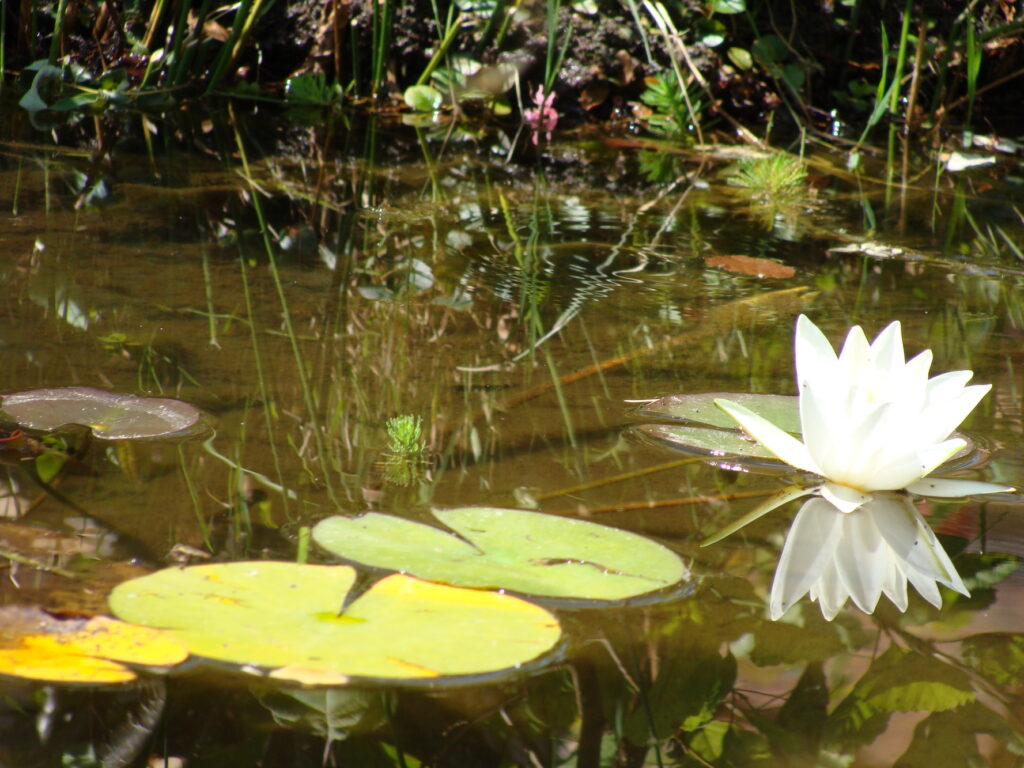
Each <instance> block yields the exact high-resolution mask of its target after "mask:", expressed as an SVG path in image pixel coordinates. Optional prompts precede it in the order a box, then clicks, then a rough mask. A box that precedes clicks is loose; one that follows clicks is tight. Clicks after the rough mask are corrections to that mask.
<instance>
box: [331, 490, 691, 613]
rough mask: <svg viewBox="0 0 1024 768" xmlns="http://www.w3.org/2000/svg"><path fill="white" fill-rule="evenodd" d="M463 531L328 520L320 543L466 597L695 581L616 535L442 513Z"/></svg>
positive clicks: (543, 519) (600, 592)
mask: <svg viewBox="0 0 1024 768" xmlns="http://www.w3.org/2000/svg"><path fill="white" fill-rule="evenodd" d="M434 516H435V517H437V518H438V520H440V521H441V523H442V524H443V525H445V526H447V527H448V528H449V529H451V530H452V531H454V532H455V533H456V534H457V535H452V534H450V533H448V532H446V531H444V530H442V529H440V528H435V527H433V526H429V525H424V524H422V523H417V522H414V521H412V520H407V519H405V518H401V517H394V516H392V515H382V514H378V513H376V512H371V513H369V514H366V515H362V516H360V517H342V516H336V517H329V518H327V519H326V520H321V521H320V523H318V524H317V526H316V527H315V528H314V529H313V538H314V540H315V541H316V542H317V543H318V544H319V545H320V546H322V547H324V548H325V549H328V550H330V551H331V552H333V553H334V554H336V555H338V556H339V557H342V558H344V559H346V560H351V561H354V562H357V563H362V564H365V565H368V566H372V567H374V568H384V569H387V570H394V571H402V572H404V573H411V574H413V575H415V576H418V577H419V578H422V579H430V580H431V581H440V582H444V583H446V584H457V585H459V586H465V587H488V588H494V589H508V590H512V591H514V592H520V593H524V594H528V595H540V596H544V597H554V598H568V599H580V600H605V601H607V600H626V599H629V598H632V597H636V596H638V595H643V594H646V593H649V592H654V591H656V590H659V589H664V588H665V587H669V586H672V585H673V584H677V583H678V582H680V581H682V580H683V579H686V578H688V576H689V574H688V572H687V570H686V566H685V565H683V562H682V560H680V558H679V556H678V555H676V554H675V553H674V552H672V551H671V550H669V549H668V548H666V547H664V546H662V545H661V544H658V543H656V542H654V541H651V540H650V539H646V538H644V537H643V536H639V535H637V534H635V533H629V532H627V531H622V530H619V529H617V528H609V527H607V526H604V525H598V524H596V523H590V522H586V521H584V520H573V519H569V518H565V517H558V516H556V515H545V514H541V513H538V512H527V511H524V510H521V509H497V508H493V507H463V508H459V509H448V510H435V511H434Z"/></svg>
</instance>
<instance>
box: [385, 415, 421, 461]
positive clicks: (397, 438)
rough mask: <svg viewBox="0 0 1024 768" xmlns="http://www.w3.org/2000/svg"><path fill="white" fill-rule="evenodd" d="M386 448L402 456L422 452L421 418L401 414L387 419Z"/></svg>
mask: <svg viewBox="0 0 1024 768" xmlns="http://www.w3.org/2000/svg"><path fill="white" fill-rule="evenodd" d="M385 429H386V430H387V433H388V450H389V451H391V452H392V453H397V454H401V455H404V456H408V455H412V454H419V453H423V450H424V445H423V419H422V418H420V417H419V416H413V415H412V414H403V415H402V416H395V417H393V418H390V419H388V421H387V424H386V425H385Z"/></svg>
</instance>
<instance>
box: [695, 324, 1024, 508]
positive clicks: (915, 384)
mask: <svg viewBox="0 0 1024 768" xmlns="http://www.w3.org/2000/svg"><path fill="white" fill-rule="evenodd" d="M795 347H796V371H797V385H798V388H799V396H800V423H801V426H802V429H803V442H801V441H800V440H798V439H797V438H795V437H793V436H792V435H790V434H789V433H787V432H784V431H783V430H781V429H779V428H778V427H777V426H775V425H774V424H772V423H771V422H770V421H768V420H767V419H765V418H763V417H761V416H759V415H757V414H756V413H754V412H753V411H751V410H750V409H748V408H746V407H744V406H742V405H740V404H738V403H733V402H730V401H728V400H716V401H715V403H716V404H717V405H718V406H719V407H720V408H722V409H723V410H724V411H725V412H726V413H728V414H729V415H730V416H732V417H733V418H734V419H736V421H737V422H739V424H740V426H741V427H743V429H744V430H745V431H746V432H747V433H748V434H749V435H750V436H751V437H753V438H754V439H755V440H757V441H758V442H759V443H761V444H762V445H763V446H764V447H765V448H767V449H768V450H769V451H771V452H772V453H773V454H775V456H777V457H778V458H779V459H781V460H782V461H784V462H786V463H787V464H789V465H791V466H793V467H796V468H797V469H802V470H804V471H806V472H811V473H813V474H815V475H819V476H820V477H822V478H823V480H824V482H823V483H822V484H821V485H819V486H817V487H814V488H808V489H802V490H800V491H798V492H796V493H795V494H794V493H789V494H788V495H786V494H784V495H783V496H782V497H780V499H781V500H776V501H777V503H775V502H772V503H771V504H770V505H766V506H764V507H762V508H759V509H758V510H757V514H756V515H755V516H757V517H759V516H760V515H762V514H765V513H766V512H768V511H770V510H771V509H774V508H775V507H776V506H779V505H780V504H781V503H784V502H785V501H788V500H790V499H792V498H796V497H797V496H800V495H805V494H807V493H818V494H820V495H821V496H822V497H823V498H824V499H826V500H827V501H829V502H830V503H831V504H832V505H834V506H835V507H836V508H837V509H839V510H840V511H842V512H853V511H854V510H856V509H857V508H859V507H860V506H862V505H863V504H866V503H867V502H869V501H871V499H872V498H873V494H874V493H875V492H877V491H897V490H907V491H910V492H911V493H919V494H921V495H925V496H938V497H963V496H968V495H973V494H979V493H997V492H1001V491H1010V490H1013V489H1012V488H1009V487H1007V486H1004V485H995V484H993V483H983V482H978V481H974V480H957V479H948V478H929V477H927V475H928V474H929V473H930V472H932V471H933V470H934V469H935V468H936V467H938V466H939V465H940V464H942V463H943V462H944V461H946V460H947V459H949V458H950V457H951V456H953V454H955V453H956V452H957V451H959V450H960V449H961V448H963V447H964V446H965V445H966V443H965V441H964V440H961V439H960V438H950V435H951V434H952V432H953V430H954V429H956V427H957V426H959V424H960V422H961V421H963V420H964V419H965V418H966V417H967V415H968V414H969V413H970V412H971V411H972V410H973V409H974V406H976V405H977V404H978V402H979V401H980V400H981V398H982V397H984V396H985V394H986V393H988V391H989V389H991V385H989V384H982V385H971V386H968V385H967V382H968V381H970V378H971V376H972V373H971V371H952V372H950V373H944V374H942V375H940V376H935V377H934V378H931V379H929V378H928V369H929V367H930V366H931V362H932V353H931V351H930V350H925V351H924V352H922V353H921V354H919V355H918V356H917V357H915V358H914V359H912V360H910V361H909V362H908V361H906V360H905V358H904V354H903V339H902V337H901V334H900V324H899V323H898V322H894V323H891V324H890V325H889V326H888V327H887V328H886V329H885V330H884V331H882V332H881V333H880V334H879V335H878V337H877V338H876V339H875V340H874V342H872V343H871V344H869V343H868V340H867V338H866V337H865V336H864V332H863V331H862V330H861V329H860V327H859V326H854V327H853V328H851V329H850V332H849V334H848V335H847V337H846V343H845V344H844V345H843V349H842V352H840V354H839V355H838V356H836V353H835V352H834V351H833V349H832V345H831V344H829V342H828V339H826V338H825V336H824V334H823V333H822V332H821V331H820V330H818V328H817V326H815V325H814V323H812V322H811V321H810V320H809V319H808V318H807V317H805V316H803V315H801V316H800V318H799V319H798V320H797V324H796V344H795ZM749 519H751V517H750V516H748V522H749Z"/></svg>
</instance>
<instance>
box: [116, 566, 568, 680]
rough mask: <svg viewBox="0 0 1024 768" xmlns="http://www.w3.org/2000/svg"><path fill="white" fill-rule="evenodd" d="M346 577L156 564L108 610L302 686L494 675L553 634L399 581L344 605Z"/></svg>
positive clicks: (467, 599) (515, 605)
mask: <svg viewBox="0 0 1024 768" xmlns="http://www.w3.org/2000/svg"><path fill="white" fill-rule="evenodd" d="M355 578H356V571H355V569H354V568H351V567H349V566H328V565H302V564H298V563H283V562H262V561H261V562H239V563H226V564H215V565H199V566H193V567H188V568H168V569H165V570H162V571H157V572H156V573H153V574H150V575H148V576H144V577H142V578H140V579H134V580H132V581H128V582H125V583H124V584H121V585H119V586H118V587H117V588H115V589H114V591H113V592H112V593H111V595H110V606H111V609H112V610H113V611H114V613H115V614H116V615H117V616H119V617H121V618H123V619H126V620H130V621H133V622H136V623H139V624H144V625H147V626H154V627H161V628H165V629H168V630H170V631H172V632H173V633H174V635H175V636H177V637H178V638H180V639H181V640H182V641H184V642H185V644H186V645H187V646H188V647H189V650H191V652H192V653H193V654H194V655H196V656H202V657H206V658H208V659H213V660H217V661H221V662H227V663H229V664H238V665H249V666H255V667H261V668H266V669H269V670H272V671H271V672H270V675H271V676H272V677H275V678H277V679H283V680H293V681H297V682H301V683H303V684H307V685H341V684H343V683H345V682H348V681H349V680H350V679H352V678H358V679H372V680H386V681H390V682H395V681H403V682H413V681H428V682H432V683H435V684H436V683H439V682H449V683H450V682H454V681H455V680H457V679H458V678H461V677H464V676H480V675H492V674H498V673H504V672H507V671H508V670H509V669H514V668H518V667H519V666H520V665H522V664H525V663H527V662H530V661H533V660H534V659H536V658H537V657H538V656H540V655H541V654H544V653H547V652H548V651H550V650H552V649H553V648H554V647H555V646H556V644H557V643H558V642H559V640H560V637H561V628H560V627H559V624H558V621H557V619H555V617H554V616H553V615H551V614H550V613H549V612H548V611H546V610H544V609H543V608H541V607H539V606H536V605H533V604H532V603H528V602H526V601H525V600H520V599H519V598H516V597H512V596H511V595H502V594H496V593H493V592H481V591H479V590H472V589H459V588H457V587H449V586H443V585H440V584H431V583H428V582H425V581H420V580H418V579H414V578H411V577H409V576H403V575H399V574H395V575H393V576H389V577H387V578H385V579H382V580H381V581H379V582H377V583H376V584H374V585H373V586H372V587H370V589H369V590H367V591H366V592H363V593H362V594H360V595H359V597H357V598H356V599H355V600H353V601H352V602H351V604H348V605H346V596H347V595H348V593H349V591H350V590H351V589H352V587H353V585H354V584H355ZM342 606H345V610H344V612H341V610H342ZM446 676H449V679H446V680H441V678H442V677H446ZM453 678H454V679H453Z"/></svg>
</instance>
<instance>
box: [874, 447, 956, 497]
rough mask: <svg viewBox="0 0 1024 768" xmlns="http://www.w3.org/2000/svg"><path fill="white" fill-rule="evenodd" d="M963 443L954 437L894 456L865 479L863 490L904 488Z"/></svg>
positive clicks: (932, 468)
mask: <svg viewBox="0 0 1024 768" xmlns="http://www.w3.org/2000/svg"><path fill="white" fill-rule="evenodd" d="M965 445H966V443H965V442H964V441H963V440H961V439H959V438H954V439H953V440H947V441H945V442H944V443H939V444H938V445H932V446H929V447H927V448H925V449H923V450H920V451H918V452H917V453H914V454H910V455H905V456H900V457H898V458H894V459H893V460H892V461H891V462H890V463H889V464H888V465H887V466H884V467H880V468H879V470H878V472H877V473H875V474H874V475H873V476H872V477H871V478H870V479H867V480H866V482H865V483H864V490H866V491H897V490H900V489H901V488H906V487H907V486H908V485H910V484H911V483H913V482H915V481H916V480H920V479H921V478H922V477H924V476H925V475H927V474H929V473H930V472H931V471H932V470H934V469H935V468H936V467H938V466H939V465H940V464H942V462H944V461H945V460H946V459H948V458H949V457H950V456H952V455H953V454H954V453H956V452H957V451H959V450H960V449H961V448H963V447H964V446H965Z"/></svg>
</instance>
